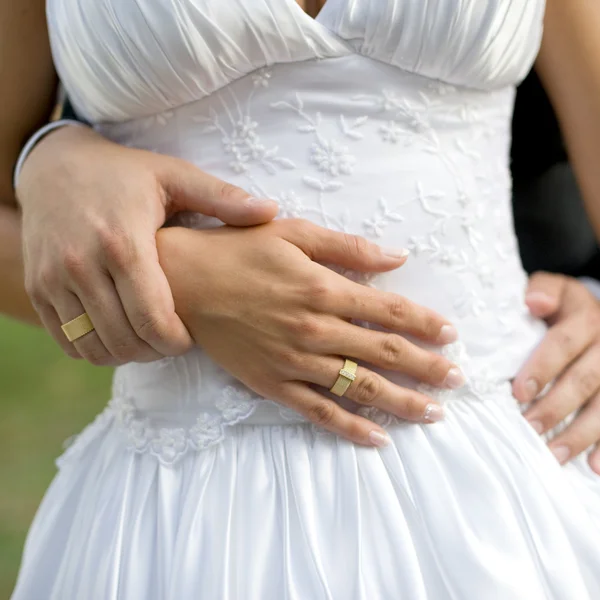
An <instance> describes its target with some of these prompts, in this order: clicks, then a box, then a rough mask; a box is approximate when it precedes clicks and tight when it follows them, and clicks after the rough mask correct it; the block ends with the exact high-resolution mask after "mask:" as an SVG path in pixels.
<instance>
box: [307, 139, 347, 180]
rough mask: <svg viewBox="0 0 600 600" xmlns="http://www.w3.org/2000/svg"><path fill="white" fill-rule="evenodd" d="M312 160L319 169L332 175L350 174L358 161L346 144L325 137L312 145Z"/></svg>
mask: <svg viewBox="0 0 600 600" xmlns="http://www.w3.org/2000/svg"><path fill="white" fill-rule="evenodd" d="M310 160H311V162H312V163H313V164H315V165H316V166H317V168H318V169H319V171H321V172H323V173H327V174H329V175H331V176H332V177H339V176H340V175H350V174H351V173H352V171H353V170H354V164H355V162H356V159H355V158H354V156H352V155H351V154H350V153H349V151H348V148H347V147H346V146H342V145H341V144H338V143H337V142H335V141H333V140H325V139H323V138H320V139H319V141H318V142H317V143H315V144H313V145H312V146H311V151H310Z"/></svg>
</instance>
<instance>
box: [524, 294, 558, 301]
mask: <svg viewBox="0 0 600 600" xmlns="http://www.w3.org/2000/svg"><path fill="white" fill-rule="evenodd" d="M525 300H530V301H533V302H554V300H553V298H552V297H551V296H548V294H544V292H530V293H529V294H527V295H526V296H525Z"/></svg>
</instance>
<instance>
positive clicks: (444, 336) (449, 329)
mask: <svg viewBox="0 0 600 600" xmlns="http://www.w3.org/2000/svg"><path fill="white" fill-rule="evenodd" d="M457 339H458V331H457V329H456V327H453V326H452V325H444V326H443V327H442V329H441V330H440V335H439V336H438V339H437V341H438V344H452V343H453V342H455V341H456V340H457Z"/></svg>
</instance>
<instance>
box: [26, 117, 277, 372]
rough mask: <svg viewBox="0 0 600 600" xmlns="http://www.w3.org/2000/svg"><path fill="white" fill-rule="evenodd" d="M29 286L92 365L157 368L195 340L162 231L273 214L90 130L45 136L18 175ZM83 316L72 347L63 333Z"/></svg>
mask: <svg viewBox="0 0 600 600" xmlns="http://www.w3.org/2000/svg"><path fill="white" fill-rule="evenodd" d="M17 195H18V199H19V201H20V203H21V206H22V209H23V246H24V260H25V278H26V287H27V291H28V293H29V295H30V297H31V300H32V302H33V305H34V307H35V308H36V310H37V311H38V313H39V315H40V317H41V320H42V322H43V324H44V325H45V327H46V328H47V329H48V330H49V331H50V333H51V334H52V335H53V336H54V338H55V339H56V341H57V342H59V344H61V346H62V347H63V349H64V350H65V351H66V352H67V353H68V354H69V355H70V356H73V357H74V358H78V357H80V356H81V357H83V358H86V359H87V360H89V361H90V362H92V363H93V364H96V365H109V364H110V365H114V364H120V363H125V362H131V361H140V362H144V361H152V360H154V359H156V358H160V357H161V356H164V355H177V354H180V353H182V352H184V351H186V350H187V349H188V348H189V347H190V346H191V344H192V340H191V338H190V336H189V333H188V331H187V330H186V328H185V326H184V325H183V323H182V322H181V320H180V319H179V317H178V316H177V315H176V313H175V310H174V305H173V298H172V295H171V290H170V288H169V284H168V282H167V280H166V278H165V275H164V273H163V271H162V269H161V267H160V264H159V262H158V255H157V251H156V239H155V235H156V231H157V230H158V229H159V228H160V227H161V226H162V225H163V224H164V222H165V220H166V219H167V218H169V216H171V215H172V214H174V213H176V212H179V211H194V212H199V213H203V214H205V215H210V216H216V217H218V218H219V219H221V220H222V221H224V222H226V223H229V224H231V225H255V224H258V223H265V222H267V221H269V220H271V219H272V218H273V217H274V216H275V215H276V213H277V205H276V203H275V202H272V201H259V200H256V199H253V198H250V196H249V195H248V194H247V193H246V192H244V191H243V190H241V189H239V188H237V187H235V186H232V185H228V184H226V183H224V182H223V181H220V180H219V179H216V178H215V177H212V176H210V175H207V174H206V173H204V172H202V171H200V170H199V169H197V168H195V167H194V166H193V165H191V164H189V163H186V162H184V161H182V160H179V159H175V158H170V157H166V156H162V155H157V154H153V153H151V152H145V151H141V150H133V149H130V148H125V147H123V146H120V145H118V144H114V143H112V142H109V141H108V140H106V139H104V138H102V137H101V136H99V135H98V134H96V133H94V132H93V131H92V130H91V129H87V128H80V127H73V128H71V127H65V128H63V129H60V130H58V131H55V132H53V133H51V134H50V135H49V136H47V138H44V139H43V140H42V141H41V142H40V143H39V145H38V146H36V148H35V149H34V151H33V152H32V154H31V156H30V157H29V158H28V160H27V162H26V163H25V166H24V168H23V171H22V173H21V176H20V179H19V185H18V189H17ZM84 312H87V313H88V315H89V316H90V318H91V320H92V322H93V324H94V326H95V331H93V332H91V333H89V334H87V335H86V336H84V337H82V338H81V339H80V340H78V341H76V342H75V343H74V344H71V343H69V342H68V341H67V339H66V338H65V335H64V334H63V332H62V330H61V328H60V326H61V324H62V323H66V322H68V321H70V320H71V319H74V318H75V317H77V316H79V315H81V314H82V313H84Z"/></svg>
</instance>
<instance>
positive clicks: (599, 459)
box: [590, 452, 600, 475]
mask: <svg viewBox="0 0 600 600" xmlns="http://www.w3.org/2000/svg"><path fill="white" fill-rule="evenodd" d="M590 467H592V469H593V470H594V472H596V473H597V474H598V475H600V454H598V452H596V453H595V454H592V456H591V457H590Z"/></svg>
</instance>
